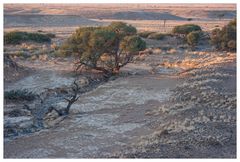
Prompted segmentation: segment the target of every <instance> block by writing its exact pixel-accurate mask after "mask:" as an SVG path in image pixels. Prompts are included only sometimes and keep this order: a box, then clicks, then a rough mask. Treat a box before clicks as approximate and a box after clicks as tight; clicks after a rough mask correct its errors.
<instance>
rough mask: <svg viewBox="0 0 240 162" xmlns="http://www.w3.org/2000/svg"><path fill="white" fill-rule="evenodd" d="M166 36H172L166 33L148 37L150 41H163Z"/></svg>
mask: <svg viewBox="0 0 240 162" xmlns="http://www.w3.org/2000/svg"><path fill="white" fill-rule="evenodd" d="M166 36H171V34H166V33H152V34H150V35H149V36H148V39H156V40H163V39H164V38H165V37H166Z"/></svg>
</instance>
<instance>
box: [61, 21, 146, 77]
mask: <svg viewBox="0 0 240 162" xmlns="http://www.w3.org/2000/svg"><path fill="white" fill-rule="evenodd" d="M145 48H146V43H145V42H144V41H143V40H142V39H141V38H140V37H139V36H137V30H136V28H134V27H133V26H131V25H127V24H125V23H123V22H113V23H111V24H110V25H109V26H107V27H83V28H79V29H77V30H76V32H75V33H74V34H73V35H72V36H71V37H70V38H69V39H68V40H67V42H65V44H63V46H62V47H61V49H60V50H61V51H62V52H63V53H64V54H65V55H74V56H75V57H76V58H77V63H76V66H77V70H78V69H80V68H82V67H88V68H91V69H95V70H99V71H102V72H104V73H105V74H116V73H118V72H119V69H120V68H121V67H123V66H125V65H126V64H127V63H128V62H130V61H131V59H132V57H133V55H134V54H135V53H136V52H138V51H141V50H144V49H145Z"/></svg>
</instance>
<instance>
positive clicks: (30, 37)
mask: <svg viewBox="0 0 240 162" xmlns="http://www.w3.org/2000/svg"><path fill="white" fill-rule="evenodd" d="M27 41H33V42H37V43H43V42H51V38H50V37H49V36H48V35H46V34H41V33H28V32H21V31H13V32H8V33H4V44H19V43H22V42H27Z"/></svg>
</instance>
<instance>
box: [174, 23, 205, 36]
mask: <svg viewBox="0 0 240 162" xmlns="http://www.w3.org/2000/svg"><path fill="white" fill-rule="evenodd" d="M201 30H202V29H201V27H200V26H198V25H195V24H184V25H178V26H175V27H174V28H173V30H172V33H173V34H185V35H187V34H189V33H190V32H192V31H201Z"/></svg>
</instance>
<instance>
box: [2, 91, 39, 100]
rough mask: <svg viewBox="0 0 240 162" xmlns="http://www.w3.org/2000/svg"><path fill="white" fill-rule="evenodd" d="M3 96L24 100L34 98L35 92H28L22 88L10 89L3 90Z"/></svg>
mask: <svg viewBox="0 0 240 162" xmlns="http://www.w3.org/2000/svg"><path fill="white" fill-rule="evenodd" d="M4 98H5V99H9V100H26V101H32V100H34V99H35V98H36V94H34V93H33V92H29V91H28V90H26V89H22V90H11V91H5V92H4Z"/></svg>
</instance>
